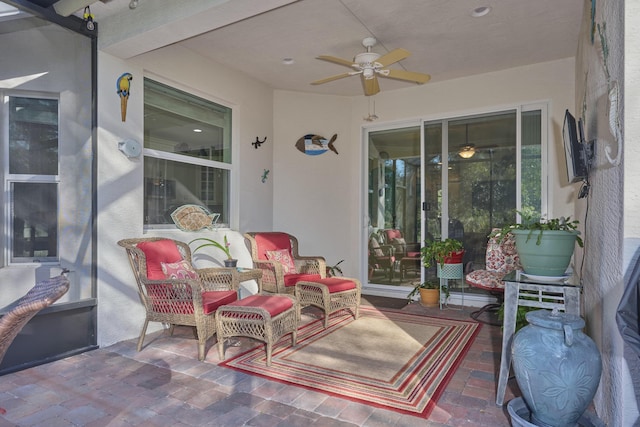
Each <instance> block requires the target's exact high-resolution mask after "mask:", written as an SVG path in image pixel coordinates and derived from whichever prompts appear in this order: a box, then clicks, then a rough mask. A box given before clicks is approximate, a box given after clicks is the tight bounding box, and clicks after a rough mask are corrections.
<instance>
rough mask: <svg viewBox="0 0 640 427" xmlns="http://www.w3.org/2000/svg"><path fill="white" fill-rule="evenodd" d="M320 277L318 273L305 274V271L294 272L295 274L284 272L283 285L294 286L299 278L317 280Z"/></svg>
mask: <svg viewBox="0 0 640 427" xmlns="http://www.w3.org/2000/svg"><path fill="white" fill-rule="evenodd" d="M319 279H320V275H319V274H305V273H296V274H285V275H284V285H285V286H295V285H296V283H298V282H299V281H301V280H304V281H305V282H317V281H318V280H319Z"/></svg>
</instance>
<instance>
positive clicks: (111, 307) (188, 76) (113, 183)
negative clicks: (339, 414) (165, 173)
mask: <svg viewBox="0 0 640 427" xmlns="http://www.w3.org/2000/svg"><path fill="white" fill-rule="evenodd" d="M185 64H188V66H186V65H185ZM124 72H130V73H132V74H133V81H132V83H131V95H130V98H129V102H128V108H127V120H126V122H122V121H121V118H120V99H119V97H118V95H117V94H116V91H115V82H116V79H117V78H118V77H119V76H120V75H121V74H122V73H124ZM144 76H149V77H153V78H155V79H157V80H160V81H162V82H165V83H167V84H171V85H174V86H175V87H177V88H179V89H182V90H186V91H188V92H191V93H194V94H195V95H199V96H204V97H206V98H208V99H211V100H213V101H214V102H219V103H222V104H224V105H227V106H230V107H232V108H233V124H232V127H233V130H232V132H233V141H234V148H233V154H232V156H233V162H234V164H236V165H238V167H237V171H236V185H235V186H234V187H233V188H232V189H231V192H232V194H233V196H232V197H233V201H232V203H234V209H233V216H232V218H231V228H232V229H233V230H243V231H246V230H247V229H248V228H254V229H257V230H268V229H271V224H272V212H273V210H272V198H273V196H272V194H273V184H272V182H273V181H272V179H271V176H272V174H270V175H269V177H270V178H269V179H268V180H267V181H266V182H265V183H263V182H262V181H261V177H262V174H263V171H264V169H272V167H271V162H272V153H273V144H274V142H273V141H274V137H273V130H272V126H273V113H272V111H273V100H272V91H271V89H269V88H268V87H266V86H265V85H264V84H262V83H260V82H257V81H255V80H251V79H249V78H247V77H246V76H244V75H242V73H238V72H237V71H229V70H228V69H225V68H224V67H221V66H219V65H217V64H215V63H213V62H211V61H208V60H206V59H204V58H202V57H199V56H195V55H194V54H193V53H192V52H191V51H189V50H187V49H182V48H178V47H175V46H171V47H167V48H164V49H160V50H158V51H154V52H151V53H149V54H146V55H142V56H140V57H136V58H135V59H132V60H128V61H123V60H120V59H117V58H115V57H113V56H111V55H108V54H105V53H100V54H99V75H98V86H99V88H98V99H99V105H98V110H99V111H100V117H99V123H98V162H99V164H98V187H99V189H98V212H99V213H100V214H99V217H98V239H99V241H100V242H101V243H100V248H99V251H98V300H99V301H98V304H99V306H98V307H99V309H98V324H99V330H98V344H99V345H109V344H112V343H114V342H117V341H121V340H124V339H129V338H133V337H135V336H137V335H138V334H139V333H140V328H141V326H142V323H143V320H144V312H143V308H142V306H141V305H140V303H139V301H138V296H137V289H136V285H135V282H134V280H133V276H132V273H131V269H130V267H129V264H128V261H127V259H126V255H125V251H124V249H123V248H121V247H119V246H117V244H116V242H117V241H118V240H120V239H124V238H132V237H144V236H150V235H162V236H166V237H170V238H175V239H178V240H182V241H186V242H188V241H190V240H192V239H193V238H195V237H196V234H195V233H186V232H182V231H180V230H166V231H160V230H154V231H153V232H146V231H145V230H144V228H143V218H142V215H143V205H142V200H143V188H142V180H143V167H142V164H143V160H142V159H143V157H142V156H141V157H140V158H137V159H129V158H126V157H125V156H124V155H123V154H122V153H120V151H118V149H117V143H118V141H122V140H123V139H126V138H132V139H136V140H138V141H140V142H142V141H143V102H144V100H143V77H144ZM265 136H266V137H267V142H265V143H264V144H263V145H262V147H261V148H259V149H257V150H256V149H254V147H253V146H252V145H251V142H253V141H255V139H256V137H259V138H260V139H261V140H262V139H263V138H264V137H265ZM238 212H242V216H239V214H238ZM223 233H226V234H228V237H229V240H230V241H231V245H232V246H231V251H232V254H233V255H234V257H236V258H238V264H239V265H241V266H250V265H251V257H250V255H249V252H248V251H247V250H246V247H245V243H244V239H243V237H242V235H241V234H240V233H239V232H237V231H236V232H231V231H226V232H225V231H215V232H199V233H197V236H198V237H202V236H209V237H212V238H214V239H216V240H221V239H222V235H223ZM223 258H224V255H223V254H222V253H221V252H220V251H218V253H216V251H205V252H203V253H202V254H201V253H198V254H197V256H196V257H195V258H194V259H195V264H196V266H205V265H209V266H211V265H215V264H217V263H219V261H220V260H222V259H223ZM218 265H219V264H218ZM245 286H246V287H247V289H246V292H249V291H253V292H255V282H250V283H247V284H245ZM158 327H159V325H158V324H151V325H150V327H149V331H153V330H157V329H158Z"/></svg>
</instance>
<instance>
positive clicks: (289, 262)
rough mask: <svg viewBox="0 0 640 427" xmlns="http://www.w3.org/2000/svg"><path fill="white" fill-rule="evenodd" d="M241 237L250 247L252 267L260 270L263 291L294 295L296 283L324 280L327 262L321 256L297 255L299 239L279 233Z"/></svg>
mask: <svg viewBox="0 0 640 427" xmlns="http://www.w3.org/2000/svg"><path fill="white" fill-rule="evenodd" d="M244 237H245V238H246V239H247V241H248V242H249V243H250V245H251V258H252V259H253V265H254V267H255V268H259V269H261V270H262V291H264V292H269V293H279V294H285V293H288V294H293V293H295V289H296V283H298V282H299V281H301V280H308V281H313V280H314V279H320V278H323V279H324V278H325V277H326V274H327V271H326V270H327V263H326V261H325V259H324V258H323V257H319V256H300V255H299V254H298V239H296V238H295V237H294V236H292V235H291V234H287V233H282V232H249V233H245V235H244Z"/></svg>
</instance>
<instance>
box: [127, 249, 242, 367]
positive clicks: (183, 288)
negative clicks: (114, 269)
mask: <svg viewBox="0 0 640 427" xmlns="http://www.w3.org/2000/svg"><path fill="white" fill-rule="evenodd" d="M118 245H120V246H122V247H124V248H125V249H126V250H127V254H128V256H129V263H130V264H131V269H132V270H133V275H134V276H135V279H136V282H137V284H138V295H139V297H140V301H141V302H142V305H143V306H144V308H145V310H146V317H145V320H144V325H143V326H142V332H141V333H140V338H139V339H138V351H140V350H142V346H143V343H144V337H145V334H146V331H147V326H148V325H149V322H162V323H167V324H169V325H170V333H171V334H172V335H173V329H174V326H175V325H184V326H193V327H195V334H196V338H197V339H198V359H199V360H201V361H202V360H204V358H205V345H206V342H207V340H208V339H209V338H211V337H212V336H213V335H214V334H215V333H216V322H215V312H216V310H217V309H218V307H220V306H222V305H225V304H229V303H231V302H233V301H236V300H237V299H238V288H239V284H240V283H239V281H238V271H237V269H236V268H204V269H198V270H194V269H193V268H192V267H191V250H190V249H189V245H187V244H186V243H184V242H180V241H177V240H171V239H166V238H157V237H151V238H140V239H124V240H120V241H119V242H118ZM184 261H186V265H185V264H184ZM163 264H164V265H163ZM177 264H181V265H182V266H181V268H183V269H182V270H178V272H175V271H169V270H168V267H167V266H171V267H172V268H173V267H174V266H175V265H177ZM184 269H186V270H187V271H185V270H184ZM194 290H197V291H196V292H194Z"/></svg>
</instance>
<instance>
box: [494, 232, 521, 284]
mask: <svg viewBox="0 0 640 427" xmlns="http://www.w3.org/2000/svg"><path fill="white" fill-rule="evenodd" d="M498 240H499V239H498V238H497V237H492V238H490V239H489V242H488V243H487V255H486V269H487V270H489V271H494V272H496V273H502V275H505V274H507V273H509V272H511V271H513V270H515V269H517V268H519V261H518V251H517V250H516V242H515V239H514V238H513V236H512V235H508V236H507V237H506V238H505V239H503V240H502V242H498Z"/></svg>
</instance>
